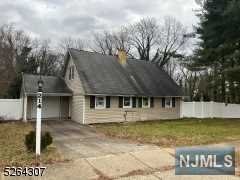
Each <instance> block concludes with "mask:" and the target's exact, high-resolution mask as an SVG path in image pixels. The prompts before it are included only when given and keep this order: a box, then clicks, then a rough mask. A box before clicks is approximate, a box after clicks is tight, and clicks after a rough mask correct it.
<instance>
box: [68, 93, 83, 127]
mask: <svg viewBox="0 0 240 180" xmlns="http://www.w3.org/2000/svg"><path fill="white" fill-rule="evenodd" d="M70 103H71V104H72V106H71V119H72V120H73V121H75V122H78V123H81V124H84V121H83V109H84V107H83V104H84V96H73V97H72V99H71V102H70Z"/></svg>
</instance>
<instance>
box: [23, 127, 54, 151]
mask: <svg viewBox="0 0 240 180" xmlns="http://www.w3.org/2000/svg"><path fill="white" fill-rule="evenodd" d="M52 142H53V139H52V136H51V135H50V133H49V132H46V133H44V134H43V135H42V137H41V151H44V150H45V149H46V148H47V147H48V146H49V145H50V144H52ZM25 145H26V147H27V149H28V151H30V152H35V150H36V132H35V131H31V132H30V133H29V134H27V135H26V136H25Z"/></svg>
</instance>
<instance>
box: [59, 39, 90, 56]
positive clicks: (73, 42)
mask: <svg viewBox="0 0 240 180" xmlns="http://www.w3.org/2000/svg"><path fill="white" fill-rule="evenodd" d="M85 47H86V42H84V41H83V40H82V39H80V38H76V39H74V38H72V37H65V38H62V39H61V40H60V42H59V50H60V53H61V54H65V53H66V51H67V49H68V48H75V49H79V50H83V49H84V48H85Z"/></svg>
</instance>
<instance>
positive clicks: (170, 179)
mask: <svg viewBox="0 0 240 180" xmlns="http://www.w3.org/2000/svg"><path fill="white" fill-rule="evenodd" d="M43 130H47V131H50V132H51V134H52V135H53V138H54V144H55V145H56V146H57V147H58V150H59V151H60V152H62V153H63V155H64V156H65V157H66V158H68V159H70V161H69V162H66V163H58V164H54V165H48V167H47V169H46V171H45V174H44V175H43V177H39V178H36V177H19V178H18V179H19V180H26V179H27V180H35V179H41V180H66V179H68V180H79V179H80V180H88V179H90V180H112V179H117V180H139V179H142V180H145V179H146V180H160V179H161V180H165V179H166V180H179V179H180V180H185V179H187V180H212V179H219V180H225V179H227V180H230V179H231V180H237V179H239V177H236V176H176V175H175V171H174V169H173V168H174V164H175V159H174V157H173V154H174V149H164V148H160V147H157V146H153V145H146V144H138V143H134V142H129V141H124V140H119V139H111V138H107V137H105V136H104V135H102V134H100V133H97V132H95V130H94V128H91V127H89V126H83V125H80V124H77V123H75V122H72V121H48V122H44V123H43ZM1 179H3V180H12V179H15V177H3V176H1V175H0V180H1Z"/></svg>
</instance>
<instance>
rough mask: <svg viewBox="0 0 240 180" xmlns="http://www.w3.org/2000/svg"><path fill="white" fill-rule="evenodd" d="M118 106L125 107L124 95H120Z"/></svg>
mask: <svg viewBox="0 0 240 180" xmlns="http://www.w3.org/2000/svg"><path fill="white" fill-rule="evenodd" d="M118 100H119V102H118V107H119V108H123V97H119V99H118Z"/></svg>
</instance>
